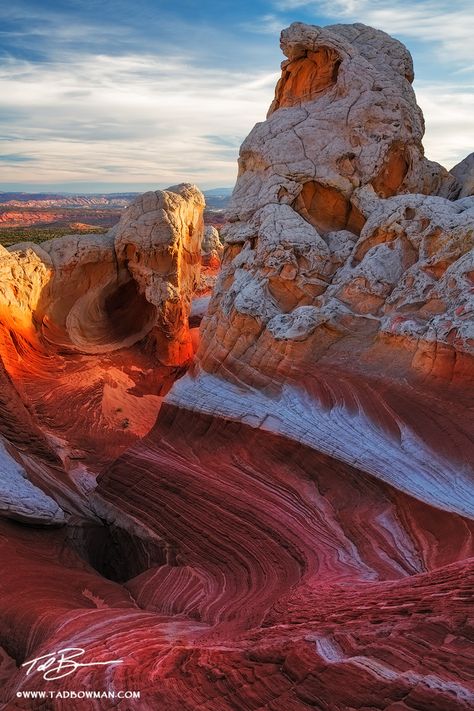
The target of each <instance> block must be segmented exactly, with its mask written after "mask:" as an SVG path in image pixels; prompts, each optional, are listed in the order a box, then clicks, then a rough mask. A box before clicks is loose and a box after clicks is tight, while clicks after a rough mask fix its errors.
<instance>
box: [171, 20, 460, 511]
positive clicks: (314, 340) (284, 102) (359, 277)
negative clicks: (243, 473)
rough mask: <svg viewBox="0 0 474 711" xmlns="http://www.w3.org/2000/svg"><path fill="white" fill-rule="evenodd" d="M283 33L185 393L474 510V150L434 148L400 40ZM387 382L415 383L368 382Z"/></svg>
mask: <svg viewBox="0 0 474 711" xmlns="http://www.w3.org/2000/svg"><path fill="white" fill-rule="evenodd" d="M281 46H282V49H283V52H284V53H285V54H286V56H287V57H288V59H287V60H286V61H285V62H283V65H282V76H281V79H280V81H279V82H278V85H277V88H276V94H275V100H274V101H273V103H272V106H271V107H270V111H269V113H268V117H267V120H266V121H264V122H263V123H260V124H257V125H256V126H255V128H254V129H253V130H252V131H251V133H250V135H249V136H248V137H247V138H246V140H245V141H244V143H243V144H242V147H241V150H240V158H239V177H238V180H237V184H236V186H235V190H234V193H233V197H232V203H231V206H230V209H229V224H228V225H227V226H226V227H225V229H224V230H223V235H224V239H225V242H226V247H225V252H224V256H223V261H222V268H221V272H220V276H219V279H218V282H217V285H216V288H215V290H214V294H213V297H212V299H211V303H210V306H209V309H208V312H207V315H206V317H205V320H204V323H203V328H202V334H201V335H202V338H201V344H200V348H199V352H198V358H197V366H196V368H195V370H194V373H193V374H191V375H188V376H187V377H186V378H185V379H184V380H183V381H181V382H180V383H177V385H176V388H175V389H174V390H173V392H172V393H171V395H170V402H173V403H174V404H176V405H183V406H188V407H193V408H195V409H198V410H201V411H204V412H207V413H212V414H220V415H222V416H225V417H230V418H235V419H242V420H244V421H245V422H247V423H249V424H253V425H254V426H258V427H262V428H265V429H268V430H270V431H274V432H279V433H281V434H284V435H287V436H291V437H292V438H297V439H299V440H300V441H302V442H304V443H306V444H309V445H311V446H315V447H316V448H318V449H320V450H321V449H322V450H323V451H327V452H328V453H337V454H338V456H340V457H341V458H342V459H343V460H344V461H346V462H347V463H349V464H352V463H353V462H355V461H356V462H357V463H358V466H362V468H365V470H366V471H369V472H370V473H371V474H373V475H376V476H379V477H381V478H383V479H384V480H386V481H389V482H391V483H395V484H396V486H397V487H399V488H402V489H403V490H405V491H406V492H407V493H409V494H412V495H415V496H418V497H420V498H422V499H423V500H426V501H428V500H429V501H430V502H431V503H433V504H435V505H441V506H443V507H447V508H452V510H456V511H458V512H460V513H467V512H469V513H472V502H471V501H470V497H469V496H468V492H469V491H470V486H471V478H472V468H471V462H470V461H469V456H468V454H467V451H468V449H467V447H469V446H470V445H469V432H466V436H465V437H463V445H462V448H461V449H460V450H459V449H458V448H457V447H452V448H451V453H448V452H447V449H448V447H447V443H446V437H445V436H444V435H443V432H445V433H446V432H447V431H448V430H449V431H450V433H451V434H450V435H449V438H450V440H451V442H452V441H454V437H458V436H459V433H460V432H462V431H465V430H464V425H463V421H464V418H465V417H468V416H469V415H468V412H467V411H466V410H464V409H463V408H464V405H463V404H462V403H465V386H466V383H467V382H468V381H469V380H470V379H471V378H472V374H473V368H472V355H473V349H474V330H473V319H472V311H473V295H472V274H473V271H472V269H473V252H472V246H473V233H474V198H473V197H469V196H468V193H469V192H470V190H469V175H470V166H471V161H470V158H468V159H466V161H463V163H461V164H460V165H459V166H457V167H456V168H455V169H453V173H454V174H450V173H448V172H447V171H446V170H445V169H444V168H442V167H441V166H440V165H437V164H435V163H432V162H430V161H428V160H427V159H426V158H425V157H424V154H423V147H422V144H421V139H422V136H423V116H422V113H421V110H420V109H419V107H418V106H417V104H416V99H415V94H414V92H413V89H412V86H411V81H412V79H413V68H412V62H411V57H410V54H409V52H408V51H407V50H406V48H405V47H404V46H403V45H402V44H401V43H400V42H398V41H397V40H394V39H392V38H391V37H389V36H388V35H386V34H385V33H383V32H380V31H377V30H374V29H372V28H369V27H365V26H363V25H353V26H345V25H344V26H343V25H336V26H332V27H327V28H319V27H313V26H307V25H302V24H300V23H297V24H294V25H292V26H291V27H290V28H288V29H287V30H284V31H283V32H282V36H281ZM455 176H456V177H455ZM463 181H464V182H463ZM460 194H462V195H464V197H459V195H460ZM379 380H381V381H385V382H386V383H387V390H388V383H389V382H390V383H392V384H393V388H394V389H395V390H398V393H399V394H398V396H397V397H395V395H393V397H391V398H389V396H388V392H387V395H377V396H375V395H374V396H373V397H372V398H371V396H370V395H367V397H366V396H365V395H364V396H363V395H362V393H361V388H362V389H363V388H365V387H367V388H368V389H370V387H378V386H376V383H377V382H378V381H379ZM364 382H367V385H364ZM370 382H373V383H374V385H373V386H371V385H369V384H368V383H370ZM402 392H403V395H402ZM428 393H431V394H433V395H434V394H435V393H436V398H438V399H441V400H443V401H444V402H445V405H444V407H442V408H440V409H438V410H437V411H435V410H433V405H432V404H429V402H428V401H429V397H428ZM406 398H412V399H413V402H414V403H415V402H416V403H417V404H416V406H415V405H413V407H414V408H415V407H416V409H417V412H418V421H420V419H421V418H422V417H423V415H422V412H426V418H429V417H430V415H429V414H428V413H429V412H431V413H432V415H431V420H432V423H431V425H429V427H428V429H427V430H426V431H425V432H423V431H420V429H419V427H417V426H416V424H415V423H414V422H413V421H410V422H408V421H407V412H406V408H405V406H404V405H402V401H403V400H404V399H406ZM371 400H372V402H371ZM376 400H377V401H379V402H378V404H376ZM389 400H390V403H389ZM455 401H457V402H458V405H457V406H454V405H453V404H452V403H453V402H455ZM276 403H278V404H276ZM466 406H467V402H466ZM435 412H436V414H435ZM461 413H463V414H461ZM354 430H355V431H354ZM422 451H423V454H421V452H422ZM389 453H390V454H389ZM451 457H454V459H456V463H454V461H453V459H452V458H451ZM394 462H396V464H395V466H394ZM453 478H454V479H455V480H456V482H457V484H458V487H459V488H458V489H457V491H456V492H453V487H452V481H453ZM468 501H469V503H467V502H468Z"/></svg>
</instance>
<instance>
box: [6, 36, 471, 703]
mask: <svg viewBox="0 0 474 711" xmlns="http://www.w3.org/2000/svg"><path fill="white" fill-rule="evenodd" d="M282 48H283V50H284V52H285V54H286V56H287V61H285V62H284V63H283V67H282V77H281V80H280V82H279V83H278V86H277V89H276V95H275V100H274V102H273V104H272V106H271V108H270V111H269V115H268V118H267V120H266V121H265V122H263V123H261V124H258V125H257V126H256V127H255V128H254V129H253V131H252V132H251V134H250V136H249V137H248V138H247V139H246V141H245V142H244V144H243V146H242V149H241V154H240V165H239V171H240V172H239V177H238V181H237V184H236V188H235V191H234V195H233V200H232V205H231V209H230V213H229V223H228V225H227V227H226V228H225V230H224V239H225V247H224V253H223V255H222V267H221V271H220V274H219V277H218V281H217V284H216V287H215V289H214V292H213V295H212V297H211V302H210V306H209V309H208V312H207V315H206V316H205V319H204V322H203V326H202V328H201V334H200V339H201V342H200V345H199V349H198V352H197V357H196V359H195V362H194V363H193V365H192V367H191V369H190V370H189V371H188V373H187V374H186V375H185V376H184V377H182V378H180V379H179V380H177V382H175V383H174V385H173V386H172V388H171V391H170V392H169V393H168V394H167V395H166V397H165V400H164V402H163V404H162V398H163V395H164V394H165V392H166V391H167V390H168V389H169V386H170V384H171V382H172V381H173V380H174V379H175V378H176V376H177V375H179V374H180V373H179V372H178V371H176V369H174V370H173V368H171V366H170V365H169V364H170V363H172V364H178V365H179V364H182V363H183V359H186V358H187V357H188V354H189V349H188V346H187V342H188V341H187V339H188V335H187V332H186V322H185V317H186V316H187V314H188V310H187V309H188V301H189V299H188V296H187V295H188V293H189V292H188V288H189V285H190V284H194V283H195V280H196V279H197V272H196V271H195V270H194V269H193V268H192V267H194V266H195V265H196V264H197V262H199V261H200V260H201V259H203V261H204V269H206V268H209V269H214V270H215V268H216V266H217V264H216V263H214V264H212V262H213V260H214V259H215V260H220V246H219V244H218V240H217V236H216V235H215V233H214V232H212V231H210V230H209V231H208V233H207V234H206V237H205V240H204V245H203V246H202V247H201V245H198V244H197V242H198V241H199V240H197V238H196V231H195V230H196V224H197V223H196V222H194V218H193V219H192V220H191V221H190V222H188V218H189V216H190V215H191V214H192V215H194V216H196V215H197V217H196V220H197V221H198V222H199V219H200V218H199V210H200V208H199V204H198V203H199V195H197V196H196V194H195V193H194V192H193V194H192V195H191V196H189V191H192V189H191V188H189V187H187V186H186V187H184V188H180V189H179V190H178V193H179V195H176V192H175V191H174V189H173V190H172V191H171V194H168V193H169V191H168V192H166V193H163V194H159V195H156V194H148V197H147V196H144V197H143V198H142V201H141V202H140V203H137V204H136V205H135V206H133V209H132V208H130V210H129V211H128V212H127V213H126V214H125V215H124V217H123V219H122V221H121V223H120V224H119V225H118V227H117V229H116V230H114V231H113V232H112V233H110V234H109V237H108V240H109V243H110V244H111V245H112V243H113V253H114V254H115V258H116V262H117V265H119V266H118V267H117V272H116V273H117V274H125V277H124V280H123V281H120V285H119V287H118V289H119V293H120V298H118V297H117V298H116V300H113V299H112V303H113V308H112V311H117V319H116V321H114V323H115V324H116V327H114V328H111V327H108V326H107V327H105V326H104V320H103V314H104V303H106V302H107V303H109V304H110V302H108V301H107V300H108V299H109V298H112V297H110V295H109V292H107V293H106V295H105V297H104V298H102V297H101V295H100V293H94V290H93V288H92V289H89V287H92V284H93V283H100V284H104V285H107V284H108V283H109V282H108V276H107V275H108V270H109V266H108V264H107V260H106V259H103V260H102V264H100V265H99V264H98V263H97V260H92V264H94V265H95V266H94V267H87V266H85V267H84V274H85V278H86V279H90V280H91V281H90V283H89V284H88V289H87V293H86V292H84V293H83V296H81V299H83V300H82V301H80V307H76V304H77V300H76V299H74V298H72V297H71V296H70V295H71V294H72V291H74V284H75V283H78V281H79V275H80V273H81V269H80V268H79V267H78V270H77V271H76V266H78V265H79V264H80V261H78V262H77V265H76V266H73V268H72V269H71V279H70V284H69V287H68V286H67V285H66V286H64V289H65V292H64V294H65V299H64V300H62V299H58V300H57V303H56V305H55V307H54V309H52V310H50V311H48V309H45V310H40V311H39V312H38V314H39V315H41V318H39V319H38V318H36V317H34V318H32V317H31V312H32V307H31V304H36V303H38V294H41V293H43V291H44V289H45V288H48V286H47V285H48V284H49V283H50V282H49V276H48V268H49V267H48V266H47V264H46V263H45V262H43V261H41V260H40V261H39V262H38V263H35V265H36V266H34V267H33V268H32V267H31V265H29V261H28V259H27V260H26V263H25V264H23V266H21V267H15V268H16V269H17V271H16V274H17V275H22V274H25V273H28V277H27V278H25V279H24V281H25V284H26V285H27V288H23V289H22V291H21V294H15V293H14V290H13V291H12V293H10V295H9V297H8V298H9V301H8V309H7V310H6V313H7V315H8V318H10V322H9V323H10V324H11V323H12V318H13V316H12V315H11V314H15V326H14V327H10V328H4V329H3V330H2V331H1V334H2V338H3V341H2V343H3V344H8V347H6V346H4V345H3V346H2V356H4V362H5V369H4V371H3V370H1V369H0V378H2V381H1V382H2V385H3V384H5V388H4V389H2V390H1V391H0V424H1V425H2V432H4V433H5V435H6V437H7V438H8V440H9V443H10V444H6V445H5V447H4V449H5V452H6V455H4V459H5V461H7V460H6V457H9V459H8V467H9V470H10V471H12V472H13V474H12V476H13V475H14V476H16V480H17V481H19V477H20V478H23V479H24V474H27V475H28V480H29V481H30V484H31V485H32V486H36V488H38V489H39V488H41V492H39V493H38V492H36V491H35V492H34V495H35V496H36V498H37V504H35V505H34V507H33V508H34V509H35V515H34V516H30V514H29V513H28V511H23V510H20V509H19V507H17V508H16V509H15V512H14V515H10V517H11V518H14V519H16V520H15V521H3V522H0V545H2V549H1V550H2V560H4V561H5V563H6V564H5V566H4V571H5V573H4V575H3V577H2V580H1V582H0V594H1V596H2V597H1V599H2V604H3V609H4V613H3V616H2V617H1V622H0V678H1V679H4V680H5V690H4V692H3V697H2V702H3V703H4V708H5V709H8V711H10V710H11V709H15V708H16V709H30V708H31V701H30V700H29V699H27V698H25V697H24V696H22V694H21V692H25V691H30V690H37V689H46V690H49V691H56V692H59V691H67V690H68V689H71V688H73V687H74V688H81V689H82V688H86V689H98V690H102V689H103V690H104V691H107V692H117V691H119V690H127V691H129V692H132V691H140V694H141V696H140V699H139V700H134V701H132V700H131V699H130V698H128V699H127V698H118V697H115V698H114V700H113V705H114V708H117V709H119V710H120V711H130V710H131V709H132V708H137V709H140V710H141V709H143V710H144V711H156V709H166V710H167V711H168V710H170V711H174V710H175V711H196V710H197V709H202V710H203V711H204V709H206V710H207V711H211V710H212V711H244V710H245V711H251V710H253V711H289V710H291V711H304V710H305V709H319V710H321V711H369V709H370V710H371V711H372V710H374V709H381V710H382V709H383V710H384V711H435V710H437V711H468V710H469V709H472V707H473V705H474V687H473V684H472V675H471V674H470V668H471V667H472V663H473V658H472V649H471V646H470V645H469V635H470V633H471V630H470V627H469V613H470V607H471V605H472V594H473V589H474V576H473V560H474V557H473V554H474V551H473V540H474V538H473V521H472V519H473V506H474V504H473V477H472V461H474V457H473V454H474V452H473V449H472V447H473V445H472V440H473V437H472V424H471V423H472V421H473V419H474V418H473V417H472V414H473V413H472V397H471V391H470V390H469V387H470V386H472V374H473V368H472V331H471V329H472V319H471V314H472V302H471V301H470V299H471V298H472V233H473V211H474V204H473V201H472V200H473V199H472V197H470V193H471V192H472V191H471V188H470V177H469V176H470V174H471V167H472V166H471V163H472V161H471V158H468V159H466V161H463V162H462V163H461V164H459V166H457V167H456V168H455V169H453V171H452V173H448V172H447V171H446V170H445V169H444V168H442V167H441V166H439V165H437V164H435V163H432V162H430V161H428V160H427V159H426V158H425V157H424V155H423V148H422V145H421V139H422V135H423V117H422V115H421V111H420V110H419V108H418V107H417V105H416V100H415V96H414V93H413V90H412V88H411V81H412V79H413V67H412V62H411V57H410V55H409V53H408V51H407V50H406V49H405V48H404V47H403V45H401V44H400V43H399V42H398V41H396V40H393V39H392V38H390V37H388V36H387V35H386V34H384V33H383V32H379V31H377V30H373V29H372V28H368V27H365V26H364V25H351V26H342V25H336V26H332V27H329V28H319V27H313V26H307V25H302V24H295V25H292V26H291V27H290V28H288V29H287V30H284V32H283V33H282ZM185 195H188V198H186V205H184V204H183V203H182V202H181V199H182V198H183V197H184V196H185ZM171 204H173V205H176V210H175V208H173V209H172V210H171V209H170V207H169V205H171ZM164 205H166V206H168V207H166V209H165V208H164ZM191 205H192V206H191ZM183 215H185V219H184V218H183V217H182V216H183ZM177 224H179V225H181V227H180V230H181V233H180V234H181V240H182V241H183V245H181V243H180V241H179V239H178V240H177V241H173V240H174V237H172V236H170V235H174V234H177V232H176V231H174V230H175V227H176V225H177ZM190 225H192V226H193V228H192V229H191V228H190ZM155 226H156V229H155ZM197 229H199V227H198V228H197ZM183 230H184V232H183ZM165 234H166V235H167V237H166V239H165V237H164V235H165ZM195 238H196V242H195V241H194V240H195ZM87 244H88V243H87V242H85V243H84V245H85V249H89V247H87ZM164 245H167V246H164ZM180 245H181V246H183V249H182V250H181V246H180ZM186 245H189V249H188V248H187V247H186ZM94 249H95V248H94ZM97 249H98V248H97ZM105 249H106V252H105V253H106V254H109V252H108V251H107V249H108V247H107V248H105ZM201 249H202V251H203V256H201V254H200V251H201ZM142 250H143V251H142ZM14 251H15V250H14ZM16 251H17V252H18V249H17V250H16ZM20 251H21V250H20ZM35 253H36V252H35ZM47 253H48V255H50V256H51V255H53V254H56V247H54V248H52V247H51V248H49V251H47ZM105 253H104V254H105ZM9 258H10V257H9ZM59 258H60V257H59V255H57V254H56V256H54V259H56V263H57V260H58V259H59ZM51 259H53V257H52V256H51ZM180 260H181V261H180ZM17 261H18V263H20V262H21V260H20V259H19V258H18V257H17ZM53 262H54V260H53ZM82 263H83V264H84V265H86V263H88V262H87V260H82ZM178 264H182V265H183V266H182V267H179V269H178V268H177V266H176V265H178ZM175 266H176V269H177V272H179V274H177V275H176V276H175ZM110 268H111V267H110ZM90 269H96V270H98V271H100V270H103V272H102V271H100V276H99V275H95V276H94V279H92V277H91V276H87V275H90V273H91V272H90ZM94 274H95V272H94ZM127 275H128V276H127ZM171 275H173V277H172V276H171ZM180 275H182V276H183V280H182V281H180V278H178V277H179V276H180ZM96 276H97V278H96ZM10 281H11V280H10ZM130 283H131V284H132V286H130ZM45 284H46V286H45ZM133 284H135V285H136V286H135V287H133ZM68 289H70V290H68ZM133 289H134V290H135V291H134V292H133V294H132V290H133ZM176 290H177V291H179V292H180V293H182V300H181V303H180V305H177V303H176V302H175V301H173V295H174V294H176ZM206 291H207V287H205V288H203V289H201V291H200V296H199V299H198V301H199V304H198V303H197V302H196V301H195V304H194V307H193V308H194V312H193V311H192V312H191V321H192V323H191V326H193V328H192V329H191V330H192V331H193V334H192V335H194V337H196V335H197V334H196V328H195V326H196V324H195V322H194V321H193V319H196V322H197V321H198V320H199V317H200V315H201V313H202V311H203V309H205V308H206V302H205V301H203V300H205V299H206V298H207V296H205V294H206ZM89 292H91V293H89ZM101 293H102V292H101ZM81 294H82V292H81ZM201 294H204V295H201ZM53 302H54V300H53ZM45 303H46V304H50V303H51V299H48V300H46V302H45ZM128 306H129V307H130V310H128ZM105 311H106V312H107V308H105ZM71 312H72V313H73V314H74V315H73V316H70V314H71ZM24 313H26V314H27V318H26V320H23V321H22V318H23V314H24ZM133 314H135V317H134V316H133ZM88 324H89V327H90V329H91V330H90V334H91V335H89V336H88V335H87V334H88V333H89V331H88V328H89V327H88ZM131 324H133V328H132V329H131V330H130V328H131V326H130V325H131ZM122 325H123V326H124V328H123V330H120V329H121V328H122ZM125 325H126V326H127V327H126V328H125ZM20 326H21V327H20ZM32 333H33V336H32V335H31V334H32ZM110 334H112V335H113V338H110ZM83 336H84V338H85V340H86V341H87V340H88V339H89V341H90V344H91V348H90V351H87V353H84V351H81V344H80V343H79V342H77V340H78V339H80V338H82V337H83ZM135 337H136V342H134V341H135ZM127 338H130V340H127V343H126V345H127V348H119V349H118V350H117V345H118V344H122V345H124V344H125V340H126V339H127ZM74 339H76V341H74ZM124 339H125V340H124ZM89 341H88V342H89ZM45 344H48V346H47V348H48V349H52V350H48V349H46V346H45ZM41 349H43V350H41ZM52 353H53V354H55V356H54V358H55V359H53V360H49V359H50V358H51V354H52ZM5 354H6V355H5ZM157 358H161V359H162V364H161V365H160V366H158V365H157ZM84 359H86V361H85V360H84ZM26 362H28V363H29V364H31V365H32V370H33V373H32V374H30V373H27V368H26V366H25V363H26ZM85 362H86V363H87V365H85ZM48 363H49V366H48ZM52 363H53V364H54V368H55V369H56V371H57V372H55V373H54V376H50V375H48V376H47V377H46V376H45V375H44V374H45V373H46V372H47V370H48V367H51V364H52ZM53 378H54V379H55V380H56V384H55V387H54V389H53V393H54V395H53V397H52V399H51V394H50V393H51V390H52V382H53ZM12 385H14V386H15V387H14V388H13V389H12V388H11V386H12ZM4 392H6V393H7V395H6V396H5V395H4V394H3V393H4ZM65 395H68V397H70V399H71V400H72V402H73V408H74V411H75V415H74V417H71V410H68V411H66V412H63V413H62V418H61V417H59V416H58V414H57V413H53V406H52V404H53V405H54V403H55V404H56V408H57V405H58V403H60V402H61V398H63V400H64V397H65ZM161 404H162V406H161V408H160V410H159V416H158V418H157V420H156V423H155V424H154V425H153V421H154V419H155V415H156V412H157V411H158V409H159V407H160V405H161ZM126 413H127V414H126ZM78 419H80V420H81V421H86V422H88V423H93V427H92V428H89V429H90V430H91V431H93V432H94V434H93V435H91V433H90V432H88V431H87V432H86V429H87V428H84V426H83V425H82V426H81V427H77V426H75V423H77V422H78ZM120 422H121V423H122V424H120ZM125 422H126V423H127V424H126V426H125ZM17 425H18V426H17ZM19 428H20V429H21V431H22V433H23V434H22V435H18V429H19ZM52 432H55V433H56V440H54V439H53V437H52ZM15 433H16V434H15ZM15 437H16V439H15ZM1 451H3V450H2V449H0V452H1ZM30 452H34V457H31V456H30ZM0 456H2V455H1V454H0ZM76 456H79V457H81V459H79V460H75V459H74V457H76ZM1 461H2V460H1V459H0V466H1ZM61 467H63V469H62V472H63V474H64V473H65V471H66V469H67V471H68V473H69V475H70V476H69V479H66V478H65V477H64V476H63V478H61V476H60V475H58V474H59V473H60V472H61ZM92 475H94V476H92ZM95 475H98V477H97V482H96V480H95ZM14 490H15V489H14V488H13V487H12V488H11V491H14ZM25 497H26V498H25V500H26V503H28V502H29V501H31V500H33V498H34V496H33V492H32V490H31V489H29V490H28V492H26V493H25ZM28 497H29V498H28ZM44 497H49V498H44ZM7 503H9V504H10V511H12V505H11V502H7ZM55 505H57V506H58V507H59V517H58V514H57V511H56V509H55V508H54V506H55ZM61 512H62V515H63V516H64V521H63V520H61ZM28 518H30V520H31V522H32V523H34V524H38V523H44V522H48V520H49V522H50V523H52V524H55V525H53V527H51V526H50V527H48V528H46V527H43V528H41V529H37V528H36V527H31V528H28V527H26V526H24V525H20V524H19V523H18V520H21V521H23V522H24V521H25V520H26V519H28ZM61 523H66V525H62V526H58V524H61ZM12 542H13V545H12ZM38 580H41V585H40V586H38V582H37V581H38ZM19 589H21V590H22V595H21V596H20V597H19V596H18V590H19ZM67 647H79V648H82V649H84V650H85V655H86V656H85V657H84V661H86V662H89V661H90V662H94V661H95V662H98V661H99V662H100V661H103V662H106V661H107V660H111V659H119V660H121V662H120V664H113V665H105V666H104V667H102V666H86V667H81V668H79V669H77V670H76V671H75V672H74V677H73V678H74V684H73V683H72V677H71V678H70V677H66V678H60V679H56V680H52V681H47V682H45V681H44V680H43V679H42V676H41V674H39V673H33V674H32V675H26V674H25V671H24V668H23V667H21V664H22V663H24V662H28V660H31V659H32V658H34V657H37V656H40V655H42V654H47V653H50V652H51V651H52V650H57V649H64V648H67ZM42 704H43V708H45V709H52V710H54V711H56V710H58V711H62V709H64V710H68V709H70V708H71V701H70V699H69V698H67V697H59V698H56V699H55V700H54V701H50V699H49V698H47V699H45V700H44V703H43V702H42ZM110 707H111V701H110V699H109V698H105V697H104V698H100V699H93V700H87V701H86V700H83V701H81V700H78V701H76V706H75V708H78V709H79V710H80V711H82V709H90V708H92V709H97V710H99V709H100V710H102V709H104V710H105V709H108V708H110Z"/></svg>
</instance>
